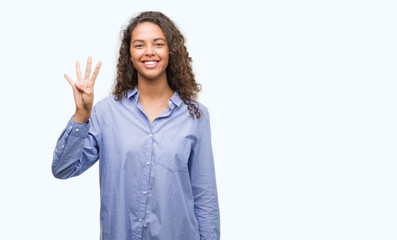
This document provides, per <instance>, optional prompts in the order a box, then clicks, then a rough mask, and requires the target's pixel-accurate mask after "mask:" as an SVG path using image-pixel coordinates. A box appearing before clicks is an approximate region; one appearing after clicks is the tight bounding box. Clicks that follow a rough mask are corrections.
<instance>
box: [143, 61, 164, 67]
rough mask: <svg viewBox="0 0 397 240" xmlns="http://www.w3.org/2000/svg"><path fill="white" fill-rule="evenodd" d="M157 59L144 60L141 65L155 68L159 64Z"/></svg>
mask: <svg viewBox="0 0 397 240" xmlns="http://www.w3.org/2000/svg"><path fill="white" fill-rule="evenodd" d="M159 62H160V61H159V60H146V61H142V63H143V65H145V67H147V68H155V67H156V66H157V65H158V64H159Z"/></svg>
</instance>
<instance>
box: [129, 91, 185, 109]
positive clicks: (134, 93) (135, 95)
mask: <svg viewBox="0 0 397 240" xmlns="http://www.w3.org/2000/svg"><path fill="white" fill-rule="evenodd" d="M127 97H128V98H131V97H133V98H134V100H135V102H137V101H138V97H139V92H138V90H137V89H136V87H134V88H133V89H130V90H128V92H127ZM170 101H172V102H173V103H174V104H175V105H177V106H178V107H179V106H181V103H182V99H181V97H180V96H179V94H178V93H177V92H176V91H175V92H174V95H172V97H171V98H170Z"/></svg>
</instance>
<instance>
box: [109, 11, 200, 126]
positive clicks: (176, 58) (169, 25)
mask: <svg viewBox="0 0 397 240" xmlns="http://www.w3.org/2000/svg"><path fill="white" fill-rule="evenodd" d="M143 22H152V23H154V24H157V25H158V26H159V27H160V28H161V29H162V30H163V32H164V35H165V37H166V39H167V43H168V47H169V60H168V66H167V69H166V73H167V81H168V85H169V86H170V88H171V89H172V90H173V91H176V92H177V93H178V94H179V96H180V98H181V99H182V100H183V102H184V103H185V104H186V105H187V108H188V110H189V113H190V116H191V117H192V118H193V119H194V118H195V117H196V118H200V116H201V111H200V109H199V104H198V102H197V101H196V100H197V98H198V92H200V90H201V85H200V84H198V83H197V82H196V80H195V77H194V74H193V70H192V65H191V62H192V58H191V57H189V53H188V51H187V49H186V46H185V38H184V37H183V35H182V34H181V32H180V31H179V30H178V28H177V27H176V26H175V24H174V22H173V21H172V20H170V19H169V18H168V17H167V16H165V15H164V14H162V13H160V12H152V11H148V12H142V13H140V14H139V15H137V16H136V17H133V18H132V19H131V20H130V22H129V24H128V25H127V26H126V27H125V28H124V30H122V32H121V35H122V39H121V46H120V52H119V54H120V55H119V59H118V63H117V77H116V79H115V82H114V86H113V92H112V94H114V95H115V100H116V101H118V100H121V99H122V98H123V97H126V94H127V91H128V90H129V89H133V88H134V87H135V86H136V85H137V84H138V74H137V70H136V69H135V68H134V65H133V64H132V61H131V53H130V45H131V35H132V31H133V30H134V28H135V27H136V26H137V25H138V24H140V23H143Z"/></svg>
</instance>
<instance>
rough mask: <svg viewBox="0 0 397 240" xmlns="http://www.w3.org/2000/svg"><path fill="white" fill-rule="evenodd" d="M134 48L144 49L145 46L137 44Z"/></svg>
mask: <svg viewBox="0 0 397 240" xmlns="http://www.w3.org/2000/svg"><path fill="white" fill-rule="evenodd" d="M134 47H135V48H142V47H143V44H136V45H134Z"/></svg>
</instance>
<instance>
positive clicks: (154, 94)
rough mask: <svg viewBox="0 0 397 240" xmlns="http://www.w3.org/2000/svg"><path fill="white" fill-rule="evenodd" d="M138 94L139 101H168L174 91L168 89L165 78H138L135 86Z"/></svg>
mask: <svg viewBox="0 0 397 240" xmlns="http://www.w3.org/2000/svg"><path fill="white" fill-rule="evenodd" d="M136 88H137V90H138V92H139V100H140V101H142V100H145V101H147V100H149V101H150V100H162V99H165V100H168V99H169V98H171V97H172V95H173V94H174V91H173V90H172V89H171V88H170V86H169V85H168V82H167V78H166V77H165V78H162V79H157V80H153V81H151V80H146V79H143V78H138V84H137V86H136Z"/></svg>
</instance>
